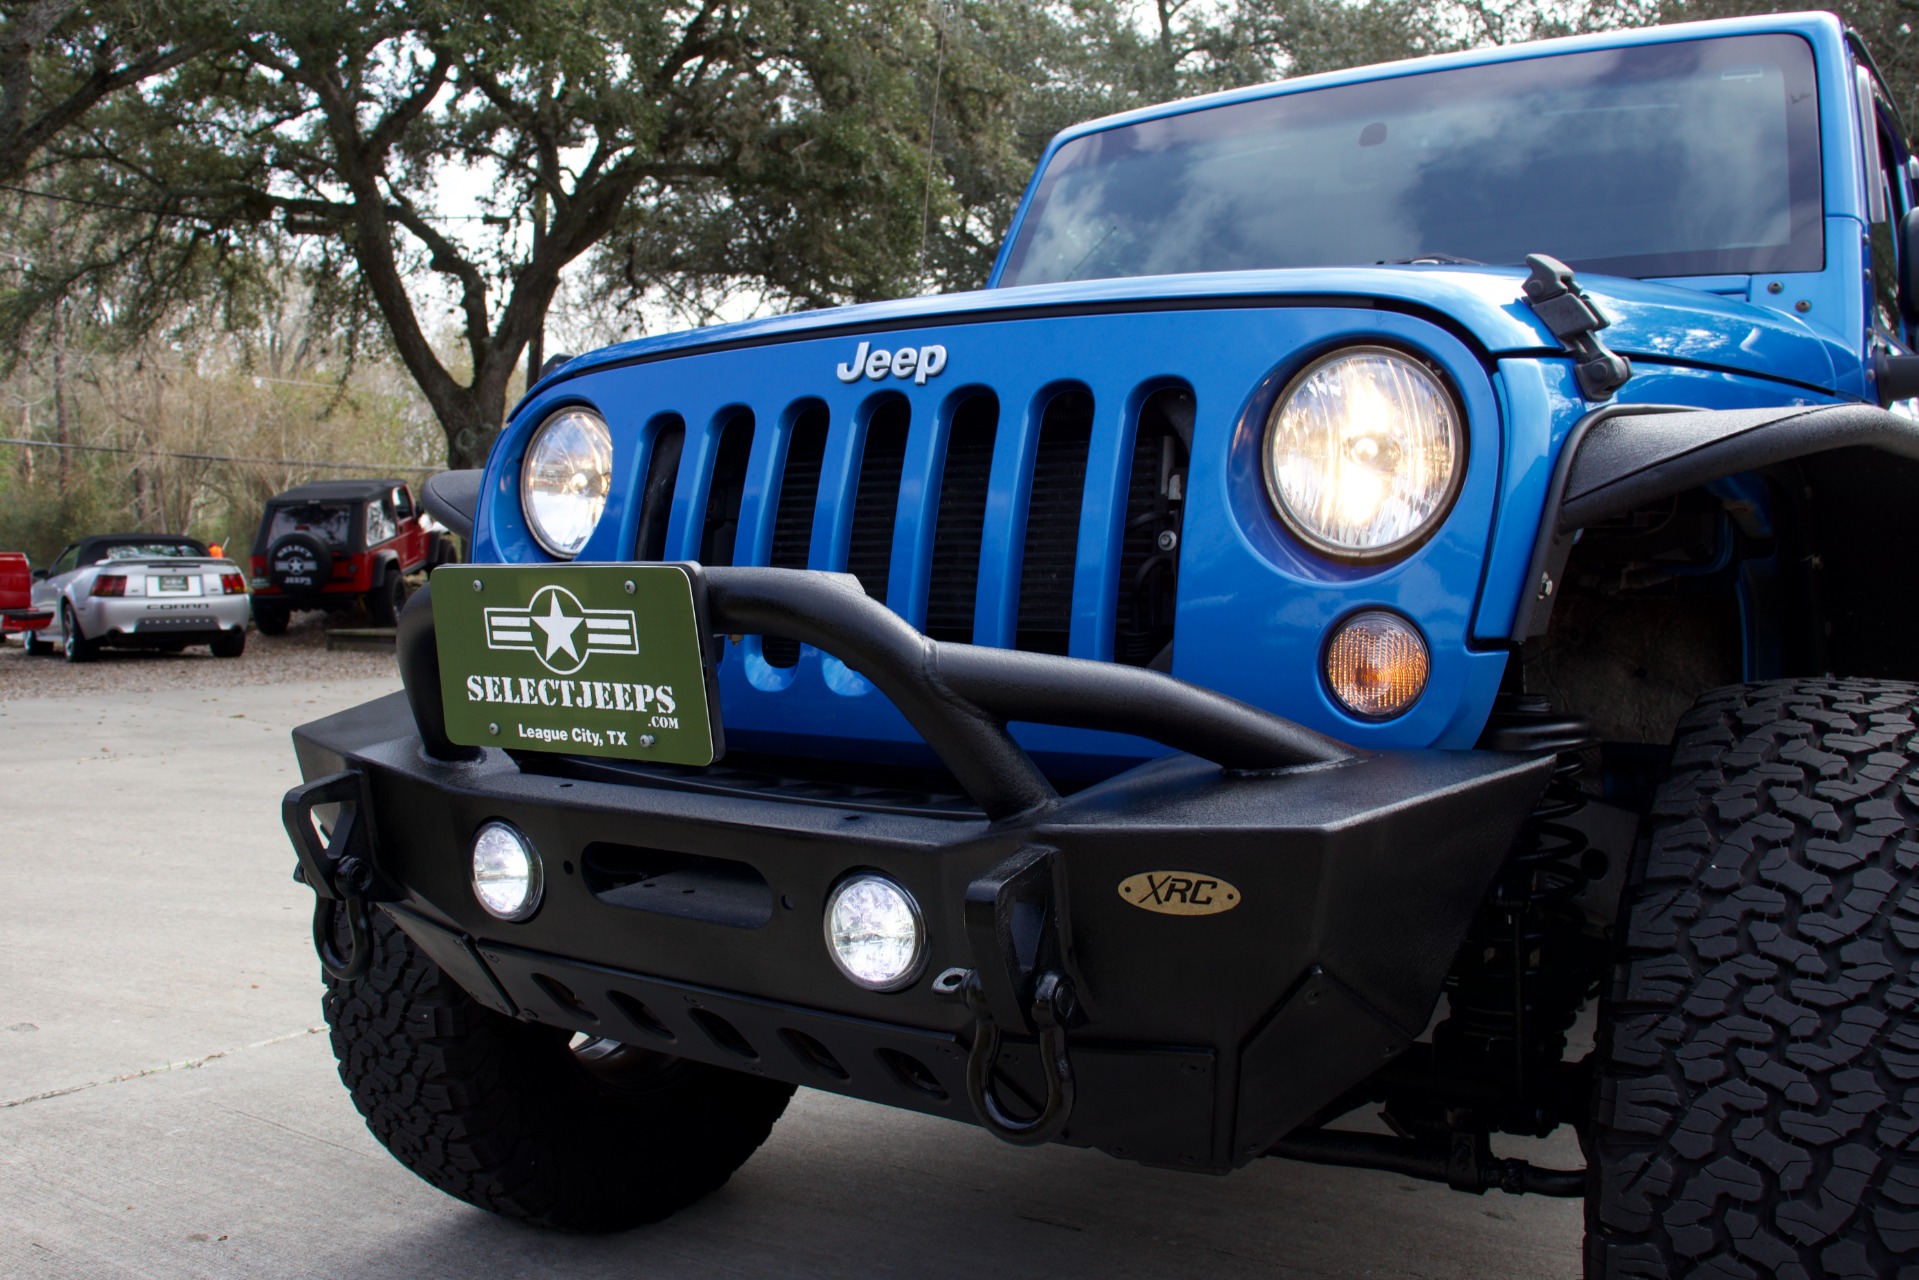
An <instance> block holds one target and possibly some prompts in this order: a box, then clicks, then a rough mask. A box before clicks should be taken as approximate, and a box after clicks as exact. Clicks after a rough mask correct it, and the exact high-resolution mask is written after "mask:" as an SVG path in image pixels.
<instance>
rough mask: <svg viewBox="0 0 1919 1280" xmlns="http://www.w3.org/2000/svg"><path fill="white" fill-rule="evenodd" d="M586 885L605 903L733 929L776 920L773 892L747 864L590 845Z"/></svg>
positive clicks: (586, 853) (583, 858)
mask: <svg viewBox="0 0 1919 1280" xmlns="http://www.w3.org/2000/svg"><path fill="white" fill-rule="evenodd" d="M580 861H581V870H582V871H583V872H584V874H585V878H586V887H587V888H588V889H589V890H591V891H592V893H593V896H594V897H596V898H598V899H599V900H600V901H601V902H604V903H606V904H607V905H608V906H613V907H627V908H630V909H631V910H634V911H650V912H652V913H654V914H655V915H662V916H676V917H678V918H680V919H682V920H704V921H706V922H707V923H708V924H721V925H726V926H727V927H728V928H733V929H757V928H759V927H760V926H762V925H764V924H765V923H766V922H767V921H769V920H771V919H772V918H773V890H772V889H771V888H769V887H768V886H767V883H766V877H765V876H763V875H761V874H760V873H759V872H758V871H756V870H754V869H753V868H752V867H750V866H748V865H747V864H746V863H744V862H734V861H732V860H730V859H727V858H708V857H704V856H702V855H700V854H697V853H675V852H673V851H671V850H667V849H646V848H642V847H640V846H638V845H628V844H605V843H601V844H590V845H588V846H587V847H586V849H585V851H584V853H583V854H582V855H581V858H580Z"/></svg>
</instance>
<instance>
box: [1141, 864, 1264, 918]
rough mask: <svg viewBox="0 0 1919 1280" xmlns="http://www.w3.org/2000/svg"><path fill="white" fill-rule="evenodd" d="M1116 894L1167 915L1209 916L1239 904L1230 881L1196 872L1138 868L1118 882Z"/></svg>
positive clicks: (1149, 909) (1237, 894)
mask: <svg viewBox="0 0 1919 1280" xmlns="http://www.w3.org/2000/svg"><path fill="white" fill-rule="evenodd" d="M1119 896H1120V897H1122V898H1124V899H1126V901H1128V902H1130V903H1132V904H1133V905H1134V906H1136V907H1140V908H1143V909H1144V910H1147V911H1157V912H1159V913H1160V914H1161V915H1167V916H1212V915H1218V914H1219V913H1220V912H1222V911H1231V910H1232V909H1233V908H1234V907H1236V906H1238V905H1239V890H1238V889H1237V888H1236V887H1234V885H1233V884H1232V883H1231V882H1230V881H1226V880H1221V879H1220V878H1219V877H1218V876H1209V875H1205V874H1202V873H1201V872H1198V871H1142V872H1140V873H1139V874H1138V875H1136V876H1127V877H1126V878H1125V879H1124V880H1122V881H1120V882H1119Z"/></svg>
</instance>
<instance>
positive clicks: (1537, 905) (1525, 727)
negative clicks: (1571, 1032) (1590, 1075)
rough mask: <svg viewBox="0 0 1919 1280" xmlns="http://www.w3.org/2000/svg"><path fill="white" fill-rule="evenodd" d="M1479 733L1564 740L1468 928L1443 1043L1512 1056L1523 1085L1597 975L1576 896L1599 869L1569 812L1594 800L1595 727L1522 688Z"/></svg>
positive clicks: (1476, 1061)
mask: <svg viewBox="0 0 1919 1280" xmlns="http://www.w3.org/2000/svg"><path fill="white" fill-rule="evenodd" d="M1481 744H1482V745H1484V746H1488V747H1491V748H1493V749H1495V750H1516V749H1517V750H1534V751H1537V750H1542V749H1550V750H1555V751H1557V753H1558V755H1557V763H1556V764H1555V766H1554V769H1553V774H1552V779H1551V781H1550V782H1548V783H1547V786H1546V790H1545V793H1544V794H1543V795H1542V796H1541V797H1540V801H1539V804H1538V805H1537V806H1536V807H1535V808H1534V809H1533V812H1532V814H1531V816H1530V817H1529V818H1528V819H1527V821H1526V824H1525V826H1524V827H1523V828H1522V829H1521V832H1520V835H1519V838H1518V840H1517V841H1516V842H1515V844H1514V848H1513V851H1512V853H1511V854H1510V855H1509V856H1508V858H1507V861H1506V865H1505V866H1504V867H1503V868H1502V869H1501V870H1500V873H1499V877H1498V879H1497V880H1496V881H1495V882H1494V884H1493V888H1492V891H1491V893H1490V894H1488V896H1487V900H1486V903H1485V905H1484V906H1482V907H1481V908H1480V910H1479V913H1478V914H1477V915H1476V916H1475V917H1474V919H1473V923H1472V925H1471V926H1470V928H1469V929H1468V931H1467V935H1466V942H1465V945H1464V946H1463V947H1462V948H1461V949H1460V956H1459V961H1458V963H1456V964H1455V965H1454V968H1453V973H1452V977H1451V979H1450V980H1449V982H1448V988H1447V993H1448V997H1449V999H1450V1003H1451V1012H1450V1016H1449V1017H1448V1018H1447V1019H1446V1021H1445V1022H1444V1023H1442V1024H1441V1025H1440V1026H1439V1027H1438V1028H1437V1029H1436V1030H1435V1032H1434V1045H1435V1048H1437V1049H1440V1050H1442V1051H1443V1052H1445V1053H1446V1054H1447V1056H1449V1057H1452V1056H1457V1057H1458V1058H1460V1059H1470V1060H1472V1063H1473V1066H1474V1068H1475V1069H1476V1070H1477V1069H1489V1070H1498V1068H1499V1067H1500V1065H1501V1063H1502V1060H1503V1061H1504V1062H1505V1063H1508V1064H1510V1070H1511V1075H1512V1081H1513V1083H1514V1084H1515V1085H1516V1086H1522V1087H1523V1086H1524V1084H1525V1082H1526V1080H1527V1078H1528V1076H1529V1075H1531V1074H1532V1070H1533V1068H1534V1066H1535V1065H1536V1064H1540V1063H1548V1064H1549V1063H1554V1062H1557V1061H1559V1059H1560V1058H1561V1057H1562V1056H1563V1055H1564V1053H1565V1049H1566V1032H1567V1030H1568V1029H1569V1028H1570V1027H1571V1026H1572V1024H1573V1020H1574V1018H1576V1017H1577V1016H1578V1013H1579V1007H1580V1005H1581V1004H1583V1003H1584V1001H1585V997H1586V992H1587V988H1588V986H1589V984H1590V981H1591V979H1590V976H1589V974H1588V972H1587V970H1588V965H1587V963H1586V951H1587V947H1586V942H1585V940H1584V937H1583V929H1584V913H1583V912H1582V911H1581V909H1580V908H1579V906H1578V904H1577V903H1576V902H1575V901H1574V899H1575V898H1577V897H1578V895H1579V893H1580V891H1581V890H1583V889H1584V888H1585V887H1586V886H1587V884H1588V883H1590V881H1591V879H1592V877H1591V875H1590V873H1589V872H1588V871H1587V869H1586V867H1585V866H1584V865H1583V860H1584V858H1585V855H1586V852H1587V850H1588V848H1589V847H1590V845H1589V842H1588V840H1587V838H1586V836H1585V834H1584V833H1583V832H1581V831H1580V830H1579V828H1577V827H1575V826H1571V825H1569V824H1568V820H1569V819H1571V818H1572V817H1574V816H1575V815H1577V814H1578V813H1579V812H1580V811H1581V810H1582V809H1584V808H1585V807H1586V803H1587V801H1586V792H1585V791H1584V790H1583V789H1582V787H1581V786H1580V777H1581V775H1582V774H1583V773H1584V772H1585V765H1584V762H1583V760H1582V758H1581V757H1582V754H1583V752H1584V751H1585V750H1586V749H1587V748H1589V747H1591V746H1592V745H1594V739H1593V736H1592V728H1591V725H1590V724H1589V723H1587V722H1586V721H1584V720H1582V719H1578V718H1574V717H1555V716H1553V714H1552V711H1551V708H1550V707H1549V706H1548V705H1547V704H1546V702H1545V700H1544V699H1542V698H1530V697H1523V696H1522V697H1517V698H1511V699H1507V700H1502V704H1501V706H1500V707H1498V708H1497V709H1496V710H1495V712H1494V718H1493V722H1492V723H1491V724H1489V726H1488V729H1487V733H1486V735H1485V736H1484V737H1482V739H1481Z"/></svg>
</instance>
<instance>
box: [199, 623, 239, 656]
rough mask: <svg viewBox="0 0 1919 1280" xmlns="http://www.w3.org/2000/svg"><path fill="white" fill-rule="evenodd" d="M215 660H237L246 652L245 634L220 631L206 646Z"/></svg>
mask: <svg viewBox="0 0 1919 1280" xmlns="http://www.w3.org/2000/svg"><path fill="white" fill-rule="evenodd" d="M207 648H209V649H211V650H213V656H214V657H216V658H237V657H239V656H240V655H241V654H243V653H245V652H246V651H247V633H246V632H245V631H244V630H240V631H222V632H221V633H220V634H219V635H217V636H215V637H214V638H213V640H212V641H211V642H210V643H209V644H208V645H207Z"/></svg>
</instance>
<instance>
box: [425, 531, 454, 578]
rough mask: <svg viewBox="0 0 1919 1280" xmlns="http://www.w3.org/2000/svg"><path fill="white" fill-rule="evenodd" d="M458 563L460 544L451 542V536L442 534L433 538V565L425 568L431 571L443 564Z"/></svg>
mask: <svg viewBox="0 0 1919 1280" xmlns="http://www.w3.org/2000/svg"><path fill="white" fill-rule="evenodd" d="M458 563H460V544H459V543H457V542H455V541H454V540H453V535H452V534H447V533H443V534H441V535H440V536H439V537H438V538H435V539H434V540H433V563H432V564H430V565H428V566H427V568H428V570H429V571H431V570H433V569H436V568H438V567H439V566H441V565H443V564H458Z"/></svg>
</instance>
